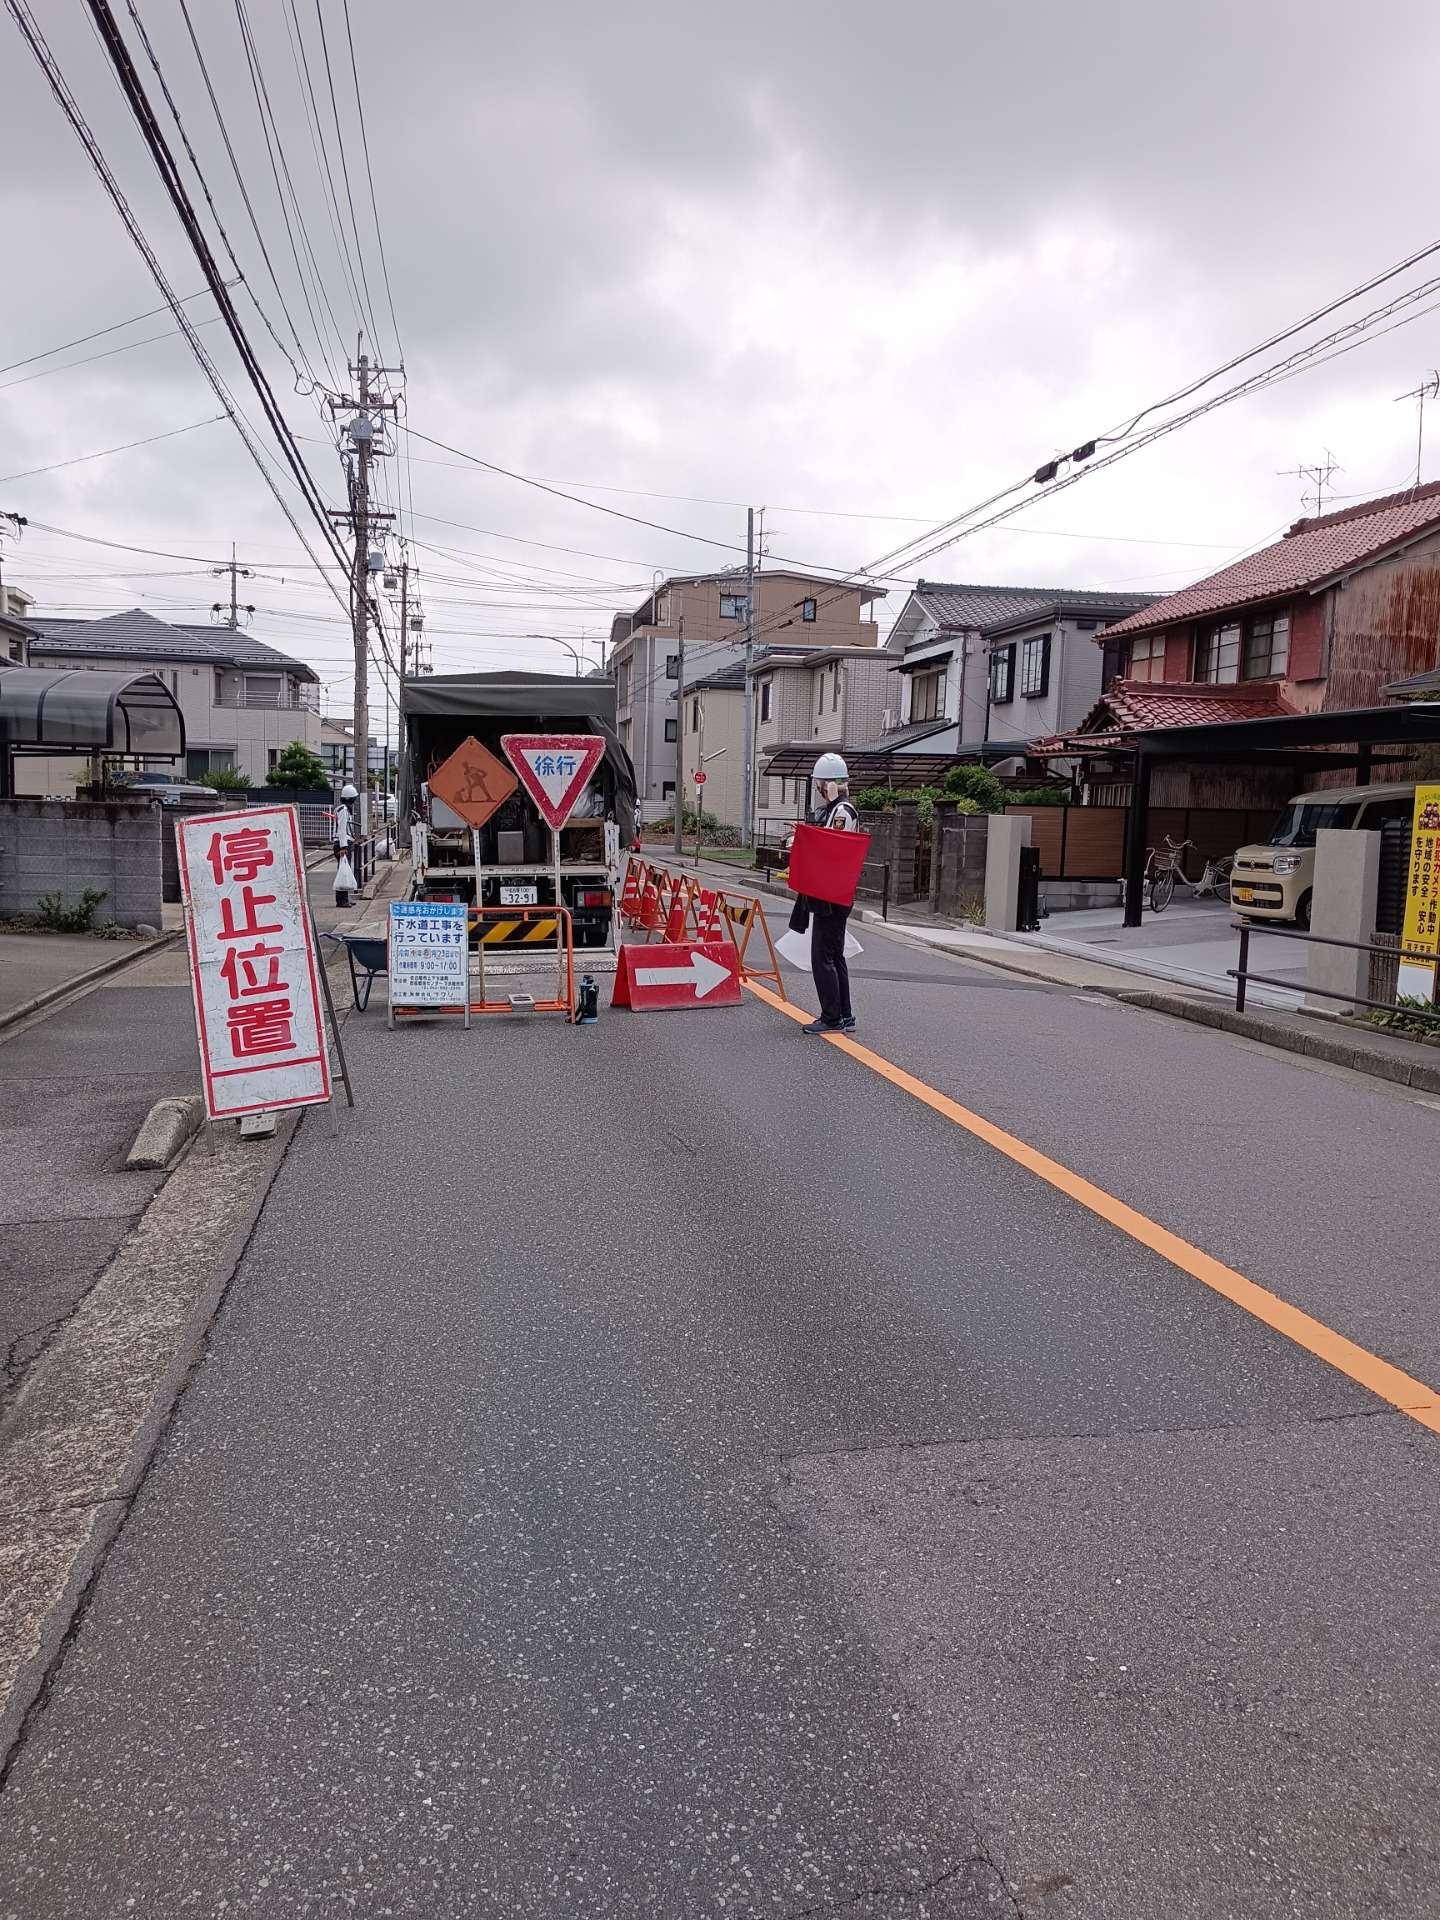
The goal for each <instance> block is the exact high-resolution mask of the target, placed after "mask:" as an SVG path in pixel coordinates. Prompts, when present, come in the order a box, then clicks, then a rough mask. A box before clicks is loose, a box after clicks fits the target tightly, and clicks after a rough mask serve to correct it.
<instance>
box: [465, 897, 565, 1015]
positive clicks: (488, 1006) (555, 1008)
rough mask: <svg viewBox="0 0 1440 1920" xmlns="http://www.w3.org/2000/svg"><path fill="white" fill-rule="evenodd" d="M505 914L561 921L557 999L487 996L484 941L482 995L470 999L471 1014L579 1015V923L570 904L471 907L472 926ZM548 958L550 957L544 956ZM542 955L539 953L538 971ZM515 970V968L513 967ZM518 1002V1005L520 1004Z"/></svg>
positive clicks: (558, 935) (556, 959)
mask: <svg viewBox="0 0 1440 1920" xmlns="http://www.w3.org/2000/svg"><path fill="white" fill-rule="evenodd" d="M501 914H503V915H504V916H505V917H506V918H507V919H511V918H518V919H522V920H540V919H545V920H558V921H559V922H560V927H559V931H558V934H557V937H556V941H555V997H554V999H553V1000H532V999H530V998H529V996H528V995H527V996H517V997H516V998H511V997H510V996H509V995H508V994H507V995H506V997H505V998H504V999H503V1000H491V999H488V998H487V997H486V995H485V987H484V980H485V948H484V945H483V944H482V945H481V946H480V947H479V948H478V949H477V952H478V954H479V956H480V981H481V988H480V996H479V998H478V999H472V1000H471V1002H470V1011H471V1013H563V1014H564V1015H565V1017H566V1019H567V1020H573V1019H574V1018H575V923H574V921H573V920H572V918H571V916H570V910H569V908H568V907H471V909H470V914H469V919H470V924H471V926H472V927H473V926H475V925H477V924H483V923H484V922H485V921H486V920H489V919H494V918H496V917H497V916H499V915H501ZM544 957H548V955H547V956H544ZM541 960H542V956H541V955H540V954H539V953H537V954H536V963H537V970H538V967H539V964H540V962H541ZM511 971H512V972H513V971H514V969H513V968H512V969H511ZM517 1001H518V1004H517Z"/></svg>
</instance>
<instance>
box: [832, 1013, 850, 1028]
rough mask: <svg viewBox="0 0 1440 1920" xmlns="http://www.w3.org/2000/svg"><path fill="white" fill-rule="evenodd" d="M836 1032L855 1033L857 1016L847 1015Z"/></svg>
mask: <svg viewBox="0 0 1440 1920" xmlns="http://www.w3.org/2000/svg"><path fill="white" fill-rule="evenodd" d="M835 1031H836V1032H837V1033H854V1031H855V1016H854V1014H853V1013H847V1014H846V1016H845V1018H844V1019H843V1020H842V1021H841V1022H840V1024H839V1026H838V1027H836V1029H835Z"/></svg>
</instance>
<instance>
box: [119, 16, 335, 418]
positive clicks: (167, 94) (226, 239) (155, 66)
mask: <svg viewBox="0 0 1440 1920" xmlns="http://www.w3.org/2000/svg"><path fill="white" fill-rule="evenodd" d="M126 9H127V11H128V12H129V15H130V18H131V21H132V22H133V23H134V27H135V31H136V32H137V33H138V34H139V36H140V44H141V46H142V47H143V48H144V49H145V55H146V58H147V59H148V60H149V62H150V66H151V68H152V70H153V72H154V74H155V78H156V80H157V81H158V82H159V85H160V91H161V93H162V94H163V95H164V98H165V104H166V106H167V107H168V108H169V109H170V118H171V119H172V120H173V121H174V122H175V131H176V132H177V133H178V134H179V136H180V144H181V145H182V146H183V147H184V149H185V155H186V158H187V159H188V160H189V162H190V167H191V171H192V172H193V173H194V175H195V178H196V180H197V181H198V182H199V184H200V191H201V192H202V193H203V194H204V196H205V204H206V205H207V206H208V207H209V209H210V218H211V219H212V220H213V221H214V222H215V229H216V231H217V232H218V234H219V235H220V240H221V244H222V245H223V246H224V248H225V251H226V253H227V254H229V256H230V264H231V266H232V267H234V269H235V273H236V276H237V278H238V279H239V280H240V281H241V282H242V283H243V284H244V287H245V291H246V293H247V294H248V295H249V298H250V304H251V306H252V307H254V309H255V311H256V313H257V314H259V316H260V320H261V323H262V325H263V326H264V328H265V331H266V332H267V333H268V334H269V335H270V338H271V339H272V340H273V341H274V342H275V345H276V346H277V347H278V348H279V349H280V351H281V353H282V354H284V356H285V358H286V360H287V361H288V362H289V365H290V371H291V372H292V373H293V374H294V376H295V385H296V389H297V391H298V389H299V388H300V386H301V385H302V384H303V382H304V381H305V380H307V379H308V380H309V382H310V386H311V389H312V390H313V389H314V387H315V385H316V380H315V374H314V370H313V368H311V366H310V364H309V362H308V361H306V370H305V372H304V373H302V372H301V371H300V368H299V367H298V366H297V365H296V364H295V360H294V358H293V357H292V355H291V353H290V349H289V348H288V347H287V346H286V345H285V342H284V341H283V340H282V339H281V338H280V335H279V333H278V332H277V331H276V329H275V326H274V323H273V322H272V321H271V319H270V316H269V314H268V313H266V311H265V309H264V308H263V307H262V306H261V304H260V302H259V300H258V299H257V298H256V297H255V291H254V289H253V288H252V287H251V285H250V283H249V282H248V281H247V280H246V279H245V274H244V269H243V268H242V267H241V265H240V261H239V257H238V256H237V254H236V252H235V249H234V247H233V246H232V245H231V241H230V235H229V233H228V232H227V231H226V228H225V222H224V221H223V220H222V219H221V218H220V209H219V208H218V207H217V206H216V204H215V198H214V195H213V194H212V193H211V191H210V183H209V181H208V180H207V179H206V178H205V174H204V171H203V170H202V168H201V165H200V162H199V159H198V158H197V157H196V153H195V149H194V147H193V146H192V145H191V144H190V136H189V134H188V133H187V132H186V131H185V122H184V121H183V120H182V119H181V118H180V109H179V107H178V106H176V104H175V96H174V95H173V94H172V93H171V91H170V83H169V81H168V80H167V79H166V78H165V74H164V70H163V69H162V67H161V65H160V60H159V56H158V55H157V54H156V52H155V49H154V47H153V46H152V45H151V43H150V36H149V34H148V33H147V32H146V31H145V22H144V21H143V20H142V19H141V18H140V10H139V8H138V6H137V5H136V0H126ZM227 144H228V142H227ZM242 191H243V187H242ZM261 245H262V247H263V245H264V242H263V241H262V242H261ZM275 290H276V292H277V293H279V291H280V288H279V283H278V282H277V283H276V288H275ZM280 305H281V307H282V309H284V310H285V318H286V320H287V321H289V322H290V331H291V332H292V333H295V323H294V321H293V320H291V319H290V314H289V310H288V309H287V308H285V296H284V295H283V294H281V295H280ZM295 345H296V348H297V349H298V351H299V354H300V358H301V359H302V360H304V359H305V349H304V347H303V346H301V344H300V336H299V334H298V333H295Z"/></svg>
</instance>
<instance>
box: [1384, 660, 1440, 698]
mask: <svg viewBox="0 0 1440 1920" xmlns="http://www.w3.org/2000/svg"><path fill="white" fill-rule="evenodd" d="M1380 691H1381V693H1382V694H1383V695H1384V697H1385V698H1386V699H1387V700H1440V667H1432V668H1431V669H1430V671H1429V672H1428V673H1412V674H1411V675H1410V677H1409V678H1408V679H1406V680H1392V681H1391V682H1390V684H1389V686H1388V687H1382V688H1381V689H1380Z"/></svg>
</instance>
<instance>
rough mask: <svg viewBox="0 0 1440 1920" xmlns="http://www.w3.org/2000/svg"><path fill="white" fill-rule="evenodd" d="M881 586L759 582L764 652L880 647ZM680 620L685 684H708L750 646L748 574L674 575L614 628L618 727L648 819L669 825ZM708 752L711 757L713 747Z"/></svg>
mask: <svg viewBox="0 0 1440 1920" xmlns="http://www.w3.org/2000/svg"><path fill="white" fill-rule="evenodd" d="M881 597H882V592H881V590H880V589H879V588H875V587H865V586H838V585H837V584H836V583H835V582H833V581H831V580H828V579H826V578H824V577H823V576H821V575H818V574H806V573H800V572H796V571H793V570H789V569H780V570H777V571H775V572H764V573H759V574H757V575H756V576H755V621H754V624H755V628H756V639H757V644H771V643H773V642H775V641H776V640H777V639H778V638H779V637H780V636H782V635H783V637H784V640H785V642H786V643H789V642H790V641H791V640H795V641H797V642H798V641H800V640H802V639H803V641H804V643H805V648H806V650H807V651H809V650H813V649H817V648H831V647H847V648H848V647H862V648H865V647H868V648H873V647H875V646H876V645H877V644H878V641H879V630H878V628H877V626H876V624H875V622H874V621H873V620H872V619H871V618H870V617H869V611H870V608H871V607H872V606H873V604H874V602H875V601H876V600H878V599H880V598H881ZM682 622H683V632H684V648H685V679H686V683H687V685H688V684H689V683H690V681H692V680H698V679H704V678H706V677H707V676H708V675H710V674H711V673H714V672H718V671H719V670H720V669H722V668H723V667H726V666H731V665H733V664H734V663H735V661H736V660H737V659H738V658H739V657H740V655H741V653H742V651H743V649H744V646H745V624H746V597H745V575H744V571H743V569H739V568H731V569H727V570H725V571H722V572H717V573H707V574H689V575H683V576H682V575H676V576H674V577H672V578H671V579H668V580H666V581H664V582H663V583H657V584H656V586H655V588H654V589H653V591H652V592H651V593H650V594H649V595H647V597H646V598H645V599H644V600H643V601H641V603H640V605H639V606H638V607H636V609H635V610H634V612H633V613H628V614H617V615H616V616H615V619H614V620H613V622H612V623H611V628H610V641H611V654H610V668H611V672H612V673H613V675H614V678H615V701H616V723H617V726H618V729H619V733H620V740H621V744H622V745H623V746H624V747H625V749H626V751H627V752H628V753H629V755H630V758H631V760H632V761H633V762H634V764H635V778H636V785H637V788H638V790H639V796H640V811H641V817H642V818H643V819H646V820H657V819H660V818H663V817H664V816H665V815H666V814H667V813H668V812H669V811H670V809H671V807H672V806H673V804H674V795H675V778H676V774H675V769H676V764H677V755H676V748H677V746H678V745H679V732H680V714H679V711H678V705H677V700H676V695H677V693H678V691H679V679H680V639H681V630H682ZM707 751H708V749H707Z"/></svg>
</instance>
